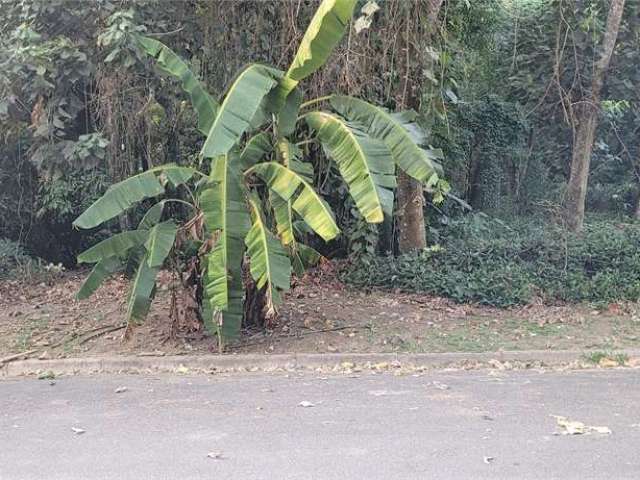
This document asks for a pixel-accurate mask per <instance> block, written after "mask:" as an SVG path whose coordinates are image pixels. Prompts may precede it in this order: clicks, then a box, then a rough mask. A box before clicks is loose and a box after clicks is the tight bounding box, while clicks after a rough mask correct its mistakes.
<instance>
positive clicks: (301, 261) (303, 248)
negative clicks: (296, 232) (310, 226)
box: [291, 243, 322, 275]
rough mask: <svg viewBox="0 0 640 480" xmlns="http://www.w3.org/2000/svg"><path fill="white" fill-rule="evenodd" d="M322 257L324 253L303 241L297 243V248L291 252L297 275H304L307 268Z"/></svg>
mask: <svg viewBox="0 0 640 480" xmlns="http://www.w3.org/2000/svg"><path fill="white" fill-rule="evenodd" d="M321 258H322V255H320V253H319V252H317V251H316V250H315V249H313V248H311V247H309V246H308V245H304V244H302V243H297V244H296V248H295V250H293V249H292V252H291V263H292V265H293V270H294V272H295V274H296V275H302V274H303V273H304V272H305V270H307V269H308V268H310V267H313V266H314V265H316V264H317V263H318V262H319V261H320V259H321Z"/></svg>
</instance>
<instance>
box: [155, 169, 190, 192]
mask: <svg viewBox="0 0 640 480" xmlns="http://www.w3.org/2000/svg"><path fill="white" fill-rule="evenodd" d="M156 168H161V170H160V181H161V182H162V184H163V185H165V184H166V183H167V182H169V183H170V184H171V185H173V186H174V187H177V186H179V185H182V184H183V183H187V182H188V181H189V180H191V177H193V175H194V174H195V173H196V169H195V168H191V167H182V166H180V165H166V166H163V167H156ZM151 171H155V169H154V168H152V169H151Z"/></svg>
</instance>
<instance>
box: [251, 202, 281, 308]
mask: <svg viewBox="0 0 640 480" xmlns="http://www.w3.org/2000/svg"><path fill="white" fill-rule="evenodd" d="M249 203H250V205H251V210H252V217H253V225H252V226H251V229H250V230H249V233H247V236H246V238H245V243H246V245H247V253H248V255H249V258H250V271H251V276H252V277H253V279H254V280H255V282H256V287H257V288H258V289H261V288H263V287H264V288H265V289H266V290H265V291H266V296H267V304H266V305H267V310H268V312H269V313H271V312H273V311H274V308H275V305H277V304H279V303H280V302H281V298H280V293H279V291H281V290H288V289H289V286H290V283H291V262H290V261H289V257H288V256H287V252H286V251H285V250H284V248H283V247H282V244H281V243H280V242H279V241H278V239H277V238H276V237H274V236H273V234H272V233H271V232H270V231H269V228H268V227H267V225H266V224H265V222H264V219H263V218H262V211H261V210H262V209H261V206H260V203H259V200H258V199H256V198H250V199H249Z"/></svg>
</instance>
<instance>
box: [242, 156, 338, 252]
mask: <svg viewBox="0 0 640 480" xmlns="http://www.w3.org/2000/svg"><path fill="white" fill-rule="evenodd" d="M252 173H255V174H256V175H257V176H258V177H260V178H261V179H262V180H263V181H264V182H265V183H266V184H267V187H269V189H271V190H273V191H274V192H275V193H277V194H278V195H279V196H280V197H281V198H282V199H283V200H285V201H288V200H289V199H291V198H293V197H294V194H295V200H294V201H293V204H292V205H291V208H293V210H294V211H295V212H296V213H298V215H300V216H301V217H302V219H303V220H304V221H305V222H307V224H308V225H309V227H311V228H312V229H313V231H315V232H316V233H317V234H318V235H320V236H321V237H322V238H323V239H324V240H325V241H329V240H332V239H334V238H335V237H336V236H337V235H338V233H340V230H339V229H338V226H337V225H336V222H335V220H334V219H333V214H332V213H331V209H330V208H329V206H328V205H327V204H326V202H325V201H324V200H322V198H320V195H318V193H317V192H316V191H315V189H314V188H313V187H312V186H311V185H309V183H307V182H306V181H305V180H304V179H303V178H302V177H301V176H300V175H298V174H297V173H296V172H294V171H293V170H291V169H289V168H287V167H285V166H284V165H281V164H279V163H277V162H264V163H259V164H257V165H254V166H253V167H252V168H250V169H249V170H247V172H246V174H252Z"/></svg>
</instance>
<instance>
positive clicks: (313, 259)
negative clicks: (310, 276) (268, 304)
mask: <svg viewBox="0 0 640 480" xmlns="http://www.w3.org/2000/svg"><path fill="white" fill-rule="evenodd" d="M269 203H270V204H271V207H272V209H273V216H274V220H275V222H276V232H277V234H278V237H279V238H280V242H281V243H282V244H283V245H284V246H285V247H287V250H288V254H289V258H290V259H291V266H292V267H293V271H294V272H295V274H296V275H302V274H303V273H304V271H305V270H306V269H307V268H309V267H311V266H313V265H315V264H316V263H318V260H320V258H322V255H320V254H319V253H318V252H316V251H315V250H314V249H313V248H311V247H308V246H307V245H304V244H302V243H299V242H298V241H296V237H295V231H296V228H295V224H296V222H294V220H293V208H292V206H293V202H292V201H291V200H289V201H285V200H283V199H282V198H281V197H280V195H278V194H276V193H274V192H269ZM298 223H304V222H298ZM305 225H306V224H305Z"/></svg>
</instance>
